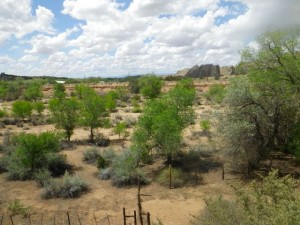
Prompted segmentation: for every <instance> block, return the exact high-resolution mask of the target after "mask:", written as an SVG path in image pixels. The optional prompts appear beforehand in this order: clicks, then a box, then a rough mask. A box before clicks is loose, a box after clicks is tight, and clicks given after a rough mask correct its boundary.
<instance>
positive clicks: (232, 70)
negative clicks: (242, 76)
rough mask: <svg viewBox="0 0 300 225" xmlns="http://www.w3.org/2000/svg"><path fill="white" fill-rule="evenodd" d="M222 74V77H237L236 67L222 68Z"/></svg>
mask: <svg viewBox="0 0 300 225" xmlns="http://www.w3.org/2000/svg"><path fill="white" fill-rule="evenodd" d="M221 74H222V75H235V67H234V66H222V67H221Z"/></svg>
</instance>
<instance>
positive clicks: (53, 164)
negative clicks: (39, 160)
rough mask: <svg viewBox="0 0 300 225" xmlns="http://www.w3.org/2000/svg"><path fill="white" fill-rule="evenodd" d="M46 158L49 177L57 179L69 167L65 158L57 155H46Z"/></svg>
mask: <svg viewBox="0 0 300 225" xmlns="http://www.w3.org/2000/svg"><path fill="white" fill-rule="evenodd" d="M46 158H47V169H48V170H49V171H50V173H51V175H52V176H54V177H58V176H61V175H63V174H64V173H65V172H66V171H67V170H69V169H70V168H71V166H70V165H69V164H68V163H67V160H66V157H65V156H64V155H60V154H57V153H52V154H48V155H47V156H46Z"/></svg>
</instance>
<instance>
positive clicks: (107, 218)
mask: <svg viewBox="0 0 300 225" xmlns="http://www.w3.org/2000/svg"><path fill="white" fill-rule="evenodd" d="M106 218H107V222H108V225H110V221H109V217H108V215H107V213H106ZM80 225H81V223H80Z"/></svg>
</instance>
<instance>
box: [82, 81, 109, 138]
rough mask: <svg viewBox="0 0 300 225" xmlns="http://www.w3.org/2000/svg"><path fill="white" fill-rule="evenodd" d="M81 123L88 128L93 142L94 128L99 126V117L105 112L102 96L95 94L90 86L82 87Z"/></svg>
mask: <svg viewBox="0 0 300 225" xmlns="http://www.w3.org/2000/svg"><path fill="white" fill-rule="evenodd" d="M81 96H82V99H81V103H82V107H81V117H82V120H81V122H82V124H83V125H84V126H87V127H89V128H90V141H91V142H94V129H95V128H97V127H100V126H101V121H100V118H101V117H103V116H104V113H105V112H106V109H105V101H104V98H101V97H100V96H98V95H97V93H96V91H95V90H93V89H92V88H89V87H87V86H85V87H84V88H82V94H81Z"/></svg>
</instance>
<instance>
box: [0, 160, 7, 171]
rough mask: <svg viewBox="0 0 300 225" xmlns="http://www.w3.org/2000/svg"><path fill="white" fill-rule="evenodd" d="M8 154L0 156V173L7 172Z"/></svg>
mask: <svg viewBox="0 0 300 225" xmlns="http://www.w3.org/2000/svg"><path fill="white" fill-rule="evenodd" d="M8 159H9V158H8V156H2V157H0V173H2V172H7V166H8Z"/></svg>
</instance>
